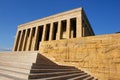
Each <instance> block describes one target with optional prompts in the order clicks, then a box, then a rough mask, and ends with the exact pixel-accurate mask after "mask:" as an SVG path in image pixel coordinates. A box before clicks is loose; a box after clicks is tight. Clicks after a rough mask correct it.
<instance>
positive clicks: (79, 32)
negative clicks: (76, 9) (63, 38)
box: [76, 15, 82, 38]
mask: <svg viewBox="0 0 120 80" xmlns="http://www.w3.org/2000/svg"><path fill="white" fill-rule="evenodd" d="M76 19H77V21H76V38H79V37H82V16H81V15H80V16H78V17H76Z"/></svg>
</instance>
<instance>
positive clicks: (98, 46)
mask: <svg viewBox="0 0 120 80" xmlns="http://www.w3.org/2000/svg"><path fill="white" fill-rule="evenodd" d="M39 52H40V53H41V54H43V55H45V56H46V57H47V58H49V59H50V60H52V61H54V62H55V63H58V64H61V65H70V66H71V65H72V66H76V67H77V68H80V69H82V70H85V71H86V72H89V73H90V74H93V75H94V76H96V77H97V78H98V79H99V80H120V34H119V33H118V34H108V35H99V36H91V37H82V38H73V39H66V40H57V41H44V42H41V44H40V49H39Z"/></svg>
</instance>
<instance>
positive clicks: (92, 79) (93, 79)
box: [83, 76, 95, 80]
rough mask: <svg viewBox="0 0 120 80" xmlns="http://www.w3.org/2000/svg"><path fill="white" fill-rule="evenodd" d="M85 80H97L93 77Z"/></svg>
mask: <svg viewBox="0 0 120 80" xmlns="http://www.w3.org/2000/svg"><path fill="white" fill-rule="evenodd" d="M83 80H95V78H94V77H93V76H89V77H87V78H85V79H83Z"/></svg>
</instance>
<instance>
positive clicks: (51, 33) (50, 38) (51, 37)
mask: <svg viewBox="0 0 120 80" xmlns="http://www.w3.org/2000/svg"><path fill="white" fill-rule="evenodd" d="M52 39H53V23H51V25H50V37H49V41H50V40H52Z"/></svg>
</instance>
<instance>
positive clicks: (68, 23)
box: [67, 19, 70, 39]
mask: <svg viewBox="0 0 120 80" xmlns="http://www.w3.org/2000/svg"><path fill="white" fill-rule="evenodd" d="M69 38H70V19H67V39H69Z"/></svg>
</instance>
